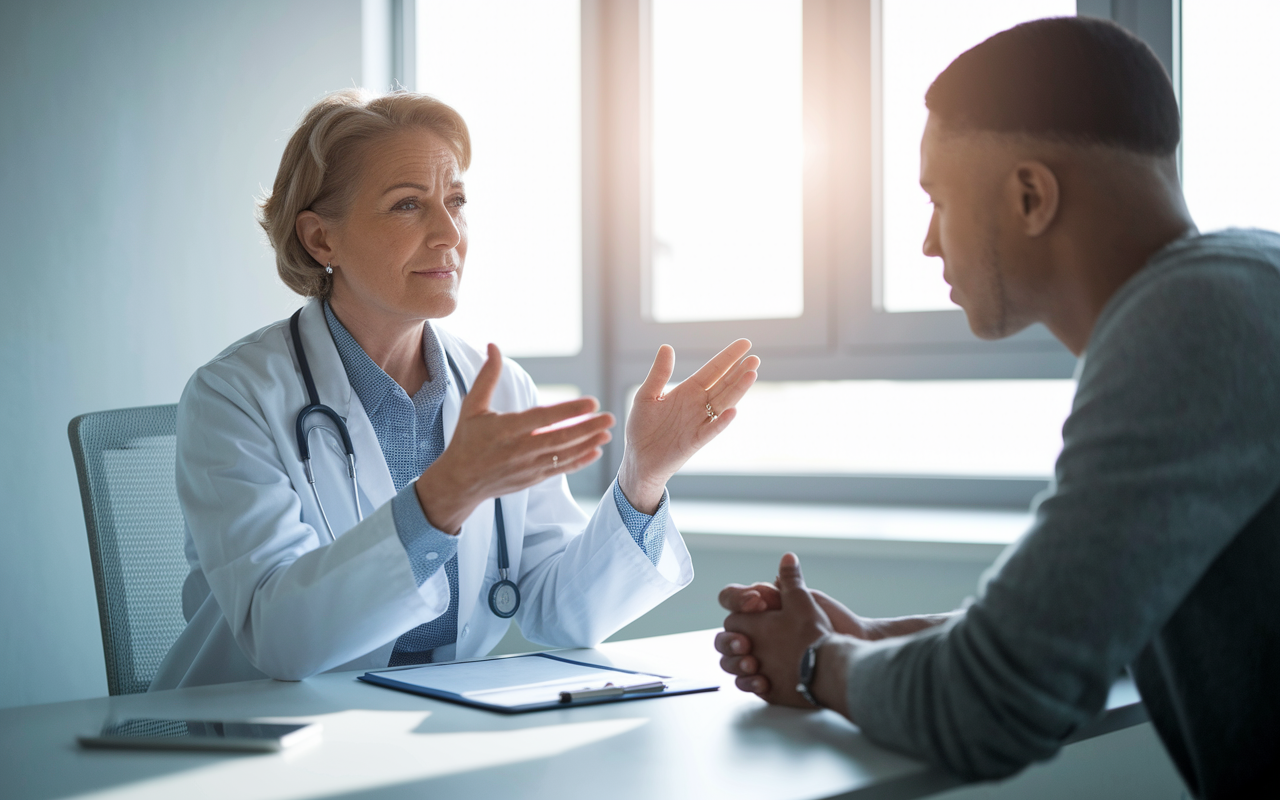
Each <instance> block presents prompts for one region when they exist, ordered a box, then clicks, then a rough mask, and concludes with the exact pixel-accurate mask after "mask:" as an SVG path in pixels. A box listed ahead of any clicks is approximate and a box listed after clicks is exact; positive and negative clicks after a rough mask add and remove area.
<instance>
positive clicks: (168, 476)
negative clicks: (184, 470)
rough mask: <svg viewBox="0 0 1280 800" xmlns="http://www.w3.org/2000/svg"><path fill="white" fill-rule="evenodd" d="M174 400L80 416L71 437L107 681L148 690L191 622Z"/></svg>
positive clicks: (118, 689)
mask: <svg viewBox="0 0 1280 800" xmlns="http://www.w3.org/2000/svg"><path fill="white" fill-rule="evenodd" d="M177 409H178V407H177V406H176V405H168V406H149V407H145V408H124V409H119V410H116V411H100V412H97V413H94V414H83V415H81V416H78V417H76V418H75V419H73V420H71V424H70V425H69V426H68V428H67V435H68V436H70V438H71V451H72V453H73V454H74V455H75V460H76V475H77V476H78V477H79V479H80V499H81V501H82V502H83V503H84V522H85V528H86V529H87V530H88V533H89V555H90V557H91V559H92V560H93V582H94V585H95V586H96V588H97V593H98V616H99V620H100V621H101V623H102V651H103V655H104V656H105V657H106V665H107V689H108V690H109V691H110V692H111V694H113V695H117V694H134V693H136V692H145V691H146V690H147V687H148V686H150V684H151V679H152V678H153V677H154V676H155V674H156V670H157V669H158V668H159V666H160V662H161V661H162V660H163V659H164V657H165V654H166V653H168V652H169V648H170V647H171V646H172V645H173V643H174V641H175V640H176V639H177V638H178V635H179V634H180V633H182V630H183V628H185V627H186V624H187V623H186V620H185V618H184V617H183V615H182V582H183V580H185V578H186V576H187V572H188V570H189V567H188V565H187V559H186V556H185V555H184V553H183V521H182V509H181V508H180V507H179V505H178V491H177V487H176V486H175V485H174V459H175V444H176V438H177V437H176V435H175V433H176V426H177Z"/></svg>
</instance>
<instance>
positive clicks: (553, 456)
mask: <svg viewBox="0 0 1280 800" xmlns="http://www.w3.org/2000/svg"><path fill="white" fill-rule="evenodd" d="M559 466H560V456H558V455H556V454H555V453H552V454H551V468H552V469H556V468H557V467H559Z"/></svg>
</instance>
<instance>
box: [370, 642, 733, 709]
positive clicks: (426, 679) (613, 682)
mask: <svg viewBox="0 0 1280 800" xmlns="http://www.w3.org/2000/svg"><path fill="white" fill-rule="evenodd" d="M360 680H362V681H365V682H367V683H373V684H377V685H379V686H385V687H387V688H388V689H398V690H400V691H402V692H412V693H413V694H420V695H424V696H426V697H434V698H436V699H438V700H447V701H449V702H451V703H461V704H462V705H468V706H472V707H475V708H483V709H486V710H488V711H497V712H499V713H503V714H519V713H523V712H526V711H548V710H551V709H557V708H572V707H575V706H586V705H599V704H601V703H618V702H624V701H628V700H647V699H651V698H655V697H670V696H672V695H681V694H693V693H696V692H714V691H716V690H717V689H719V688H720V686H719V685H718V684H715V683H708V682H705V681H691V680H682V679H679V678H673V677H671V676H668V675H655V674H652V673H647V672H635V671H632V670H627V669H618V668H617V667H602V666H599V665H597V664H587V663H585V662H582V661H571V660H569V659H567V658H561V657H560V656H553V655H548V654H547V653H530V654H529V655H523V656H509V657H505V658H492V659H488V660H484V661H463V662H458V663H453V664H426V665H423V666H421V667H410V668H408V669H397V670H389V671H385V672H366V673H365V674H364V675H361V676H360Z"/></svg>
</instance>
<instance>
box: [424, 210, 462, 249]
mask: <svg viewBox="0 0 1280 800" xmlns="http://www.w3.org/2000/svg"><path fill="white" fill-rule="evenodd" d="M426 228H427V231H426V236H427V246H428V247H430V248H431V249H432V250H452V249H453V248H455V247H457V246H458V245H459V244H460V243H461V242H462V231H461V230H459V228H458V222H457V220H455V219H454V218H453V215H452V214H450V213H449V210H448V209H447V208H444V207H443V206H441V207H439V208H435V209H433V212H432V213H431V214H430V215H429V216H428V217H427V221H426Z"/></svg>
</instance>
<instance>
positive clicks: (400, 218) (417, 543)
mask: <svg viewBox="0 0 1280 800" xmlns="http://www.w3.org/2000/svg"><path fill="white" fill-rule="evenodd" d="M470 157H471V154H470V142H469V139H468V135H467V128H466V124H465V123H464V122H463V120H462V119H461V117H459V115H458V114H457V113H456V112H455V111H454V110H453V109H451V108H449V107H448V106H446V105H444V104H443V103H440V102H438V101H436V100H434V99H432V98H430V97H427V96H424V95H418V94H411V93H407V92H399V93H395V94H391V95H387V96H383V97H377V98H372V99H370V98H368V97H366V96H364V95H362V94H361V93H359V92H358V91H355V90H351V91H343V92H338V93H335V94H332V95H330V96H328V97H326V98H325V99H323V100H321V101H320V102H319V103H318V104H317V105H316V106H315V107H313V108H312V109H311V110H310V111H309V112H308V113H307V114H306V116H305V117H304V119H303V121H302V123H301V125H300V126H299V128H298V130H297V131H296V132H295V133H294V134H293V137H292V138H291V139H290V141H289V144H288V146H287V147H286V149H285V153H284V156H283V159H282V160H281V163H280V170H279V173H278V174H277V176H276V181H275V186H274V189H273V191H272V194H271V196H270V197H269V198H268V199H267V200H265V201H264V203H263V205H262V213H261V224H262V226H263V228H264V229H265V230H266V232H267V236H268V238H269V239H270V241H271V244H272V245H273V247H274V248H275V252H276V263H277V268H278V270H279V273H280V276H281V278H282V279H283V280H284V282H285V283H286V284H287V285H288V286H289V287H290V288H292V289H293V290H295V291H297V292H298V293H299V294H302V295H304V296H306V297H309V298H311V300H310V302H309V303H308V304H307V305H306V306H305V307H304V308H303V309H302V310H301V311H300V312H299V313H298V314H296V315H295V316H294V317H293V318H291V319H289V320H284V321H281V322H278V323H276V324H274V325H269V326H267V327H266V328H263V329H262V330H260V331H258V332H256V333H253V334H251V335H249V336H247V337H246V338H244V339H241V340H240V341H238V342H236V343H235V344H233V345H231V347H229V348H227V349H226V350H225V351H223V352H222V353H221V354H220V355H219V356H217V357H216V358H215V359H214V360H213V361H211V362H209V363H208V364H206V365H205V366H204V367H201V368H200V369H199V370H197V371H196V374H195V375H194V376H193V377H192V378H191V381H190V382H189V383H188V385H187V388H186V390H185V391H184V393H183V395H182V400H181V402H180V403H179V406H178V441H177V485H178V494H179V497H180V500H181V503H182V510H183V514H184V516H185V518H186V552H187V558H188V560H189V561H190V563H191V573H190V575H189V576H188V578H187V581H186V583H185V585H184V587H183V609H184V613H185V615H186V617H187V621H188V624H187V628H186V630H185V631H184V632H183V634H182V635H181V636H180V637H179V639H178V641H177V643H176V644H175V645H174V646H173V648H172V649H171V650H170V652H169V654H168V655H167V656H166V658H165V660H164V663H163V664H162V665H161V667H160V670H159V672H158V674H157V676H156V678H155V680H154V682H153V683H152V686H151V688H152V689H167V688H173V687H177V686H192V685H199V684H208V683H221V682H227V681H237V680H249V679H254V678H262V677H264V676H270V677H273V678H279V679H286V680H298V679H301V678H305V677H307V676H309V675H314V674H316V673H319V672H324V671H326V670H334V669H345V670H350V669H365V668H376V667H386V666H388V665H393V666H394V665H400V664H414V663H426V662H435V661H448V660H454V659H464V658H472V657H477V656H483V655H485V654H487V653H488V652H489V651H490V650H491V649H492V648H493V647H494V645H496V644H497V642H498V640H499V639H501V638H502V636H503V634H504V633H505V632H506V630H507V626H508V625H509V623H510V620H511V619H515V620H516V621H517V623H518V624H519V625H520V629H521V631H522V632H523V633H524V635H525V636H526V637H528V638H529V639H530V640H532V641H535V642H539V643H541V644H544V645H549V646H558V647H581V646H592V645H595V644H597V643H599V642H600V641H602V640H603V639H605V638H606V637H607V636H609V635H610V634H612V633H613V632H615V631H617V630H618V629H619V628H621V627H622V626H624V625H626V624H627V623H629V622H631V621H632V620H634V619H636V618H637V617H639V616H640V615H641V614H643V613H645V612H646V611H648V610H649V609H651V608H653V607H654V606H655V605H657V604H658V603H659V602H661V601H662V600H664V599H665V598H667V597H669V596H670V595H672V594H673V593H675V592H676V591H678V590H679V589H680V588H682V587H684V586H685V585H687V584H688V583H689V581H690V580H691V579H692V577H693V569H692V566H691V563H690V559H689V554H688V551H687V550H686V549H685V546H684V543H683V541H682V540H681V538H680V535H679V533H678V532H677V531H676V530H675V528H674V527H673V526H672V525H671V523H670V520H669V518H668V516H667V496H666V490H665V485H666V482H667V479H668V478H669V477H670V476H671V475H672V474H673V473H674V472H675V471H676V470H677V469H679V467H680V466H681V465H682V464H683V463H684V462H685V461H686V460H687V459H688V458H689V457H690V456H691V455H693V453H694V452H695V451H697V450H698V448H699V447H701V446H702V445H704V444H706V443H707V442H708V441H710V440H711V439H712V438H714V437H715V436H716V435H717V434H718V433H719V432H720V431H722V430H723V429H724V427H725V426H726V425H727V424H728V423H729V422H730V421H731V420H732V419H733V416H734V413H735V411H734V406H735V404H736V403H737V402H738V400H739V399H740V398H741V397H742V396H743V395H744V394H745V393H746V391H747V390H748V389H749V388H750V386H751V385H752V383H754V381H755V379H756V369H757V367H758V366H759V363H760V362H759V359H758V358H756V357H755V356H749V357H748V356H747V351H748V350H749V349H750V346H751V345H750V342H747V341H746V340H738V341H736V342H734V343H733V344H731V345H729V346H728V347H727V348H725V350H724V351H722V352H721V353H720V354H719V355H717V356H716V357H715V358H713V359H712V360H711V361H709V362H708V363H707V364H706V365H705V366H704V367H702V368H701V369H700V370H699V371H698V372H697V373H695V374H694V375H693V376H692V377H690V378H689V379H688V380H686V381H684V382H683V383H681V384H680V385H679V386H678V387H676V388H675V389H674V390H672V391H670V392H667V393H666V394H665V395H664V394H663V388H664V387H665V385H666V384H667V381H668V379H669V378H670V377H671V373H672V370H673V367H674V358H675V354H674V352H673V351H672V350H671V348H670V347H666V346H664V347H662V348H661V349H660V350H659V351H658V355H657V358H656V360H655V361H654V364H653V368H652V370H651V371H650V373H649V376H648V378H647V379H646V380H645V382H644V384H643V385H642V386H641V388H640V390H639V392H638V394H637V396H636V399H635V404H634V408H633V411H632V413H631V415H630V417H629V419H628V421H627V426H626V443H625V454H624V457H623V463H622V467H621V469H620V470H619V472H618V476H617V480H616V481H615V482H614V484H613V485H612V487H611V488H610V489H609V490H608V491H607V492H606V493H605V496H604V497H603V499H602V500H601V502H600V503H599V506H598V507H597V509H596V512H595V514H594V515H593V516H592V517H591V518H590V519H588V518H587V517H586V515H585V514H584V513H583V512H582V511H581V510H580V509H579V507H578V505H577V504H576V503H575V502H574V500H573V498H572V497H571V496H570V494H569V491H568V484H567V482H566V480H565V477H564V476H565V474H566V473H569V472H572V471H574V470H577V469H581V468H582V467H584V466H586V465H587V464H590V463H591V462H593V461H595V460H596V459H598V458H599V457H600V456H601V447H602V446H603V445H604V444H605V443H606V442H608V441H609V440H610V433H609V430H608V429H609V428H610V427H611V426H612V425H613V422H614V419H613V417H612V415H610V414H606V413H597V409H598V403H597V402H596V401H595V400H594V399H592V398H582V399H579V400H573V401H570V402H566V403H560V404H558V405H554V406H548V407H538V406H537V395H536V391H535V389H534V385H533V382H532V381H531V380H530V378H529V376H528V375H527V374H525V373H524V372H523V371H522V370H521V369H520V368H519V367H518V366H516V365H515V364H514V363H512V362H509V361H504V360H503V358H502V356H501V354H500V353H499V352H498V348H497V347H495V346H494V345H492V344H491V345H489V346H488V352H487V353H481V352H479V351H477V350H475V349H473V348H471V347H470V346H468V345H467V344H466V343H465V342H463V341H462V340H460V339H458V338H456V337H454V336H452V335H450V334H449V333H447V332H446V331H445V330H444V329H442V328H440V327H437V326H436V325H435V324H433V323H432V322H431V320H436V319H440V318H442V317H447V316H448V315H449V314H450V313H452V312H453V310H454V309H455V307H456V306H457V303H458V288H459V283H460V281H461V279H462V276H463V271H464V266H465V263H466V254H467V225H466V216H465V214H464V213H463V205H464V204H465V203H466V194H465V190H464V185H463V182H462V176H463V173H464V172H465V171H466V169H467V167H468V165H469V163H470ZM527 244H528V247H530V248H551V249H555V248H556V243H555V242H547V241H531V242H528V243H527Z"/></svg>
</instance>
